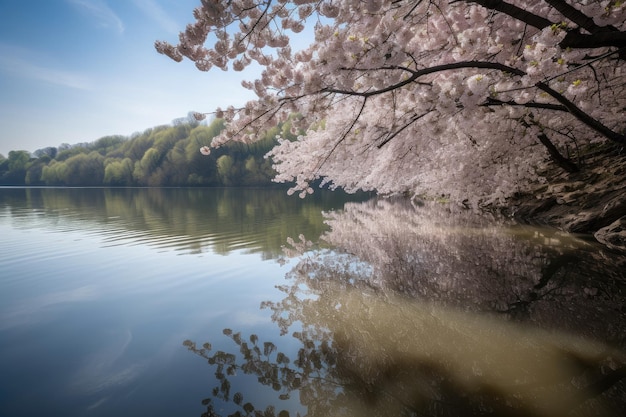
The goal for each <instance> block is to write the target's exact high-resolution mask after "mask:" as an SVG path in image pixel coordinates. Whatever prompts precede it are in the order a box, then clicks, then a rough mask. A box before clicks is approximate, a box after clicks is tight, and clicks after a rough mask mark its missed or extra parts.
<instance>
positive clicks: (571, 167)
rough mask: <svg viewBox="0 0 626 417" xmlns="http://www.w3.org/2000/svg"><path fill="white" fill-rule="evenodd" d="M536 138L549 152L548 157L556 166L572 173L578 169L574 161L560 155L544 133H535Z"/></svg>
mask: <svg viewBox="0 0 626 417" xmlns="http://www.w3.org/2000/svg"><path fill="white" fill-rule="evenodd" d="M537 139H539V142H541V144H542V145H543V146H545V147H546V149H547V150H548V153H549V154H550V157H551V158H552V160H553V161H554V162H555V163H556V164H557V165H558V166H560V167H561V168H563V169H564V170H565V171H567V172H572V173H573V172H578V171H579V169H578V166H576V164H575V163H573V162H572V161H571V160H570V159H568V158H566V157H564V156H563V155H561V153H560V152H559V150H558V149H557V148H556V146H554V143H552V141H551V140H550V139H549V138H548V136H546V134H545V133H540V134H539V135H537Z"/></svg>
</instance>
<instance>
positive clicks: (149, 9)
mask: <svg viewBox="0 0 626 417" xmlns="http://www.w3.org/2000/svg"><path fill="white" fill-rule="evenodd" d="M133 3H135V5H136V6H137V7H138V8H139V9H140V10H141V11H142V12H143V13H144V14H145V15H146V16H148V17H149V18H150V19H152V20H154V21H155V22H156V23H157V24H158V25H159V26H161V27H162V28H163V29H164V30H166V31H167V32H169V33H173V34H176V33H178V32H180V30H181V28H180V27H179V25H178V23H177V22H176V21H175V20H174V19H172V18H171V17H170V16H169V15H168V14H167V12H166V11H165V10H163V8H162V7H161V6H160V5H159V4H158V3H157V2H156V1H155V0H133Z"/></svg>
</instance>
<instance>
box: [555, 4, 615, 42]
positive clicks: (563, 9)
mask: <svg viewBox="0 0 626 417" xmlns="http://www.w3.org/2000/svg"><path fill="white" fill-rule="evenodd" d="M544 1H545V2H546V3H548V4H549V5H550V6H552V7H554V8H555V9H556V10H557V11H558V12H559V13H561V14H562V15H563V16H564V17H565V18H567V19H569V20H571V21H572V22H574V23H575V24H577V25H578V26H580V27H581V28H583V29H585V30H586V31H588V32H590V33H594V34H595V33H598V32H605V31H615V30H617V29H616V28H614V27H612V26H598V25H596V23H595V22H594V21H593V19H592V18H590V17H589V16H587V15H586V14H584V13H583V12H581V11H580V10H578V9H576V8H575V7H573V6H571V5H569V4H567V3H566V2H565V1H563V0H544Z"/></svg>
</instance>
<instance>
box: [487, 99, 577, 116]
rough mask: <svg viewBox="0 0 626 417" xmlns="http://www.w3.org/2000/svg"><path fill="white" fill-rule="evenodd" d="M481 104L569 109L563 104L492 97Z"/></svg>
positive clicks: (557, 109)
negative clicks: (520, 101) (522, 101)
mask: <svg viewBox="0 0 626 417" xmlns="http://www.w3.org/2000/svg"><path fill="white" fill-rule="evenodd" d="M481 106H521V107H528V108H531V109H546V110H555V111H565V112H566V111H567V108H566V107H565V106H563V105H561V104H552V103H536V102H534V101H531V102H529V103H517V102H515V101H513V100H509V101H502V100H498V99H495V98H491V97H489V98H487V100H486V101H485V102H484V103H483V104H481Z"/></svg>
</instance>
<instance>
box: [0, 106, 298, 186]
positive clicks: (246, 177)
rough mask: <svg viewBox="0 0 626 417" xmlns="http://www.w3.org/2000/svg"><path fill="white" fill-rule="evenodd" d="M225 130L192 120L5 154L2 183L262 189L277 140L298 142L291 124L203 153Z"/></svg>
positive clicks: (271, 174)
mask: <svg viewBox="0 0 626 417" xmlns="http://www.w3.org/2000/svg"><path fill="white" fill-rule="evenodd" d="M222 129H224V121H223V120H222V119H214V120H213V121H211V122H210V123H208V124H201V123H199V122H197V121H195V120H193V119H192V118H189V119H178V120H175V121H174V122H173V123H172V124H171V125H163V126H158V127H153V128H150V129H146V130H145V131H144V132H143V133H136V134H134V135H132V136H130V137H126V136H120V135H116V136H105V137H102V138H100V139H98V140H96V141H94V142H90V143H80V144H75V145H69V144H62V145H60V146H58V147H47V148H43V149H39V150H37V151H35V152H33V153H32V154H31V153H30V152H28V151H24V150H15V151H10V152H9V155H8V157H4V156H3V155H0V185H27V186H121V187H128V186H148V187H161V186H178V187H180V186H205V187H206V186H260V185H270V184H272V178H273V177H274V175H275V171H274V169H273V168H272V161H271V160H270V159H267V158H265V154H266V153H267V152H268V151H269V150H270V149H272V148H273V147H274V146H275V145H276V136H277V135H281V136H282V137H284V138H286V139H290V140H293V139H295V136H294V135H293V134H291V133H290V130H291V126H290V123H289V122H288V123H285V124H281V125H279V126H276V127H274V128H273V129H270V130H268V131H267V132H265V134H264V136H263V138H262V139H261V140H260V141H258V142H255V143H251V144H244V143H240V142H237V143H232V144H226V145H225V146H221V147H220V148H217V149H213V150H212V152H211V154H210V155H207V156H205V155H202V154H201V153H200V151H199V149H200V148H201V147H202V146H205V145H208V144H210V143H211V140H212V139H213V137H215V136H217V135H218V134H219V133H220V132H221V131H222Z"/></svg>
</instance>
